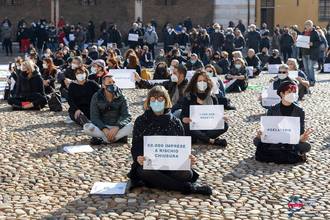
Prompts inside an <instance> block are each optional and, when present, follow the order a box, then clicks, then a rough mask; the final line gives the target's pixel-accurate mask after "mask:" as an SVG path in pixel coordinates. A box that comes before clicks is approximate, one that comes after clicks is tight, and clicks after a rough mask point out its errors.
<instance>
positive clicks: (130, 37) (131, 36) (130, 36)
mask: <svg viewBox="0 0 330 220" xmlns="http://www.w3.org/2000/svg"><path fill="white" fill-rule="evenodd" d="M138 40H139V35H138V34H128V41H138Z"/></svg>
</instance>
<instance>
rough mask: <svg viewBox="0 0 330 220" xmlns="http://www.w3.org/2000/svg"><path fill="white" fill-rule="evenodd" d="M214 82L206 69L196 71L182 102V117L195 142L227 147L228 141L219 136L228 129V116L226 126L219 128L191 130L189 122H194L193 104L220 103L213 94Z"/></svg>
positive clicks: (188, 132)
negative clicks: (191, 110) (192, 114)
mask: <svg viewBox="0 0 330 220" xmlns="http://www.w3.org/2000/svg"><path fill="white" fill-rule="evenodd" d="M212 87H213V83H212V81H211V79H210V77H209V76H208V74H207V73H206V72H205V71H199V72H196V73H195V75H194V76H193V77H192V78H191V80H190V82H189V84H188V87H187V89H186V94H187V96H186V97H185V98H184V100H183V103H182V113H181V119H182V122H183V123H184V128H185V131H186V134H187V135H190V136H191V137H192V141H193V143H195V142H197V140H199V141H201V142H203V143H205V144H212V145H216V146H219V147H226V146H227V141H226V140H225V139H220V138H219V136H220V135H222V134H223V133H225V132H226V131H227V130H228V123H227V122H226V121H227V118H226V117H224V120H225V127H224V129H219V130H190V126H189V124H190V123H191V122H192V119H191V118H190V106H191V105H219V104H218V99H217V98H216V97H215V96H214V95H213V94H211V91H212Z"/></svg>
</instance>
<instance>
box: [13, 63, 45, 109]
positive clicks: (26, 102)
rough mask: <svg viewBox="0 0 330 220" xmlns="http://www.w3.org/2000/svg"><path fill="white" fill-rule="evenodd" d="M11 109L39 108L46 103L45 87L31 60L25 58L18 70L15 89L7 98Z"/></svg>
mask: <svg viewBox="0 0 330 220" xmlns="http://www.w3.org/2000/svg"><path fill="white" fill-rule="evenodd" d="M8 104H9V105H11V106H12V107H13V110H23V109H32V110H40V109H42V108H43V107H45V105H46V104H47V99H46V95H45V88H44V85H43V81H42V78H41V75H40V73H39V71H38V67H37V66H36V65H35V64H34V63H33V61H32V60H26V61H24V62H23V64H22V66H21V71H19V72H18V78H17V82H16V91H15V94H14V95H13V97H10V98H9V99H8Z"/></svg>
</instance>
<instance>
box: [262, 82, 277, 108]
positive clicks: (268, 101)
mask: <svg viewBox="0 0 330 220" xmlns="http://www.w3.org/2000/svg"><path fill="white" fill-rule="evenodd" d="M272 88H273V86H272V85H271V86H270V87H269V88H268V89H265V90H264V91H262V93H261V105H262V106H264V107H270V106H274V105H276V104H278V103H280V102H281V97H279V96H278V95H277V91H276V90H273V89H272Z"/></svg>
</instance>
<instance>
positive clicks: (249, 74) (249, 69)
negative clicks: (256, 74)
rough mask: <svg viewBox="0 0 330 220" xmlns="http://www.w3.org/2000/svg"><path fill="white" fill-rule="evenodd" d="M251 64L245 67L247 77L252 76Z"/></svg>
mask: <svg viewBox="0 0 330 220" xmlns="http://www.w3.org/2000/svg"><path fill="white" fill-rule="evenodd" d="M253 69H254V68H253V66H247V67H246V70H247V71H248V72H247V73H248V76H249V77H253Z"/></svg>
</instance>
